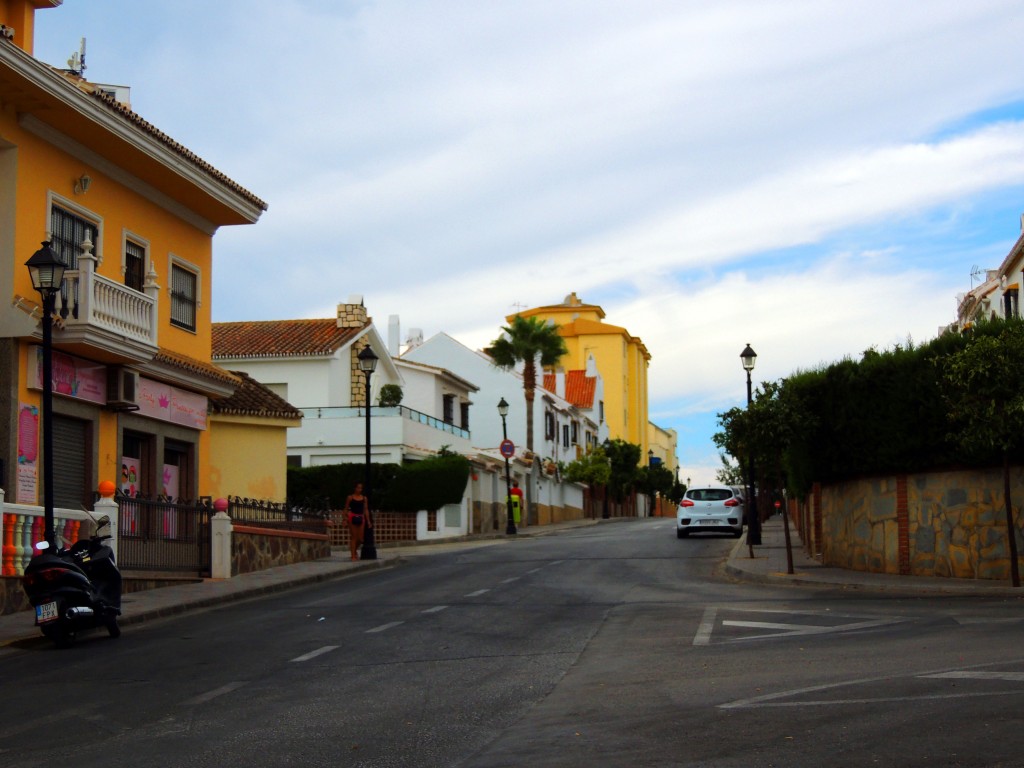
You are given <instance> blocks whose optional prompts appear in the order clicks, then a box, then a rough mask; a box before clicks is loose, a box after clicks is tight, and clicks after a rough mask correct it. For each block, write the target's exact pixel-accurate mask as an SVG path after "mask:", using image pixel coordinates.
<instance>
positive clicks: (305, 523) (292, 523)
mask: <svg viewBox="0 0 1024 768" xmlns="http://www.w3.org/2000/svg"><path fill="white" fill-rule="evenodd" d="M228 516H229V517H230V518H231V522H232V523H234V524H235V525H251V526H256V527H259V528H276V529H280V530H285V531H307V532H313V533H325V532H326V531H327V522H328V521H329V520H330V519H331V516H330V510H329V509H328V508H327V503H326V502H323V503H319V504H317V503H307V504H305V505H299V504H292V503H290V502H287V501H285V502H281V503H279V502H273V501H262V500H259V499H243V498H240V497H238V496H229V497H228Z"/></svg>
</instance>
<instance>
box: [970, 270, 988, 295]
mask: <svg viewBox="0 0 1024 768" xmlns="http://www.w3.org/2000/svg"><path fill="white" fill-rule="evenodd" d="M984 273H985V270H983V269H982V268H981V267H979V266H978V265H977V264H975V265H974V266H972V267H971V290H974V281H975V280H978V281H980V280H981V276H982V275H983V274H984Z"/></svg>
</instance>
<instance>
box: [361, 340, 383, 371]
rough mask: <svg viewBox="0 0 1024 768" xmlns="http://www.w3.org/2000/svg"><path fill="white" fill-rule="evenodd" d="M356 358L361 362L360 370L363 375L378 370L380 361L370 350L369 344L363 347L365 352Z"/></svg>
mask: <svg viewBox="0 0 1024 768" xmlns="http://www.w3.org/2000/svg"><path fill="white" fill-rule="evenodd" d="M356 358H357V359H358V360H359V370H361V371H362V372H363V373H373V372H374V371H375V370H376V369H377V360H379V359H380V358H378V357H377V355H375V354H374V353H373V350H372V349H370V345H369V344H367V345H366V346H365V347H363V351H362V352H360V353H359V354H358V355H356Z"/></svg>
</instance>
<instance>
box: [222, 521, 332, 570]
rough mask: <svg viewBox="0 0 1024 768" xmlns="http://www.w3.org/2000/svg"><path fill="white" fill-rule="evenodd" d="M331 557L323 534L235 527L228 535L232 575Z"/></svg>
mask: <svg viewBox="0 0 1024 768" xmlns="http://www.w3.org/2000/svg"><path fill="white" fill-rule="evenodd" d="M330 556H331V541H330V538H329V537H328V536H327V535H326V534H322V533H300V532H296V531H280V530H267V529H264V528H254V527H250V526H245V525H236V526H234V530H233V531H232V532H231V575H232V576H238V575H239V574H242V573H252V572H253V571H263V570H266V569H267V568H276V567H278V566H281V565H294V564H295V563H305V562H308V561H310V560H320V559H322V558H325V557H330Z"/></svg>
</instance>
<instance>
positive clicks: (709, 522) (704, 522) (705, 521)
mask: <svg viewBox="0 0 1024 768" xmlns="http://www.w3.org/2000/svg"><path fill="white" fill-rule="evenodd" d="M700 524H701V525H718V521H717V520H701V521H700Z"/></svg>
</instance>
